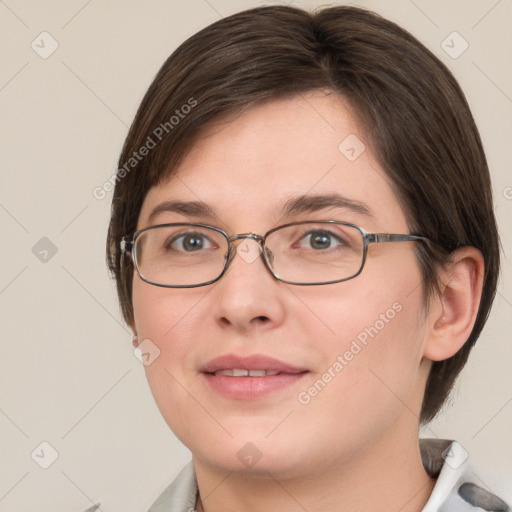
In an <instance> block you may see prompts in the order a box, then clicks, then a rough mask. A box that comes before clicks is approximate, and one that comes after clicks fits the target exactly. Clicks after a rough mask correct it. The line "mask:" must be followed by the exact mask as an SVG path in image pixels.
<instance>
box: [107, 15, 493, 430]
mask: <svg viewBox="0 0 512 512" xmlns="http://www.w3.org/2000/svg"><path fill="white" fill-rule="evenodd" d="M313 89H330V90H332V91H334V92H335V93H337V94H339V95H341V96H343V97H344V98H346V99H347V100H348V101H349V103H350V104H351V106H352V107H353V108H354V110H355V112H356V114H357V117H358V120H359V122H360V123H361V127H362V128H364V129H365V130H366V135H367V140H365V143H366V142H368V143H369V145H370V147H371V149H372V151H373V153H374V155H375V157H376V158H377V160H378V161H379V163H380V165H381V166H382V168H383V169H384V170H385V171H386V173H387V174H388V176H389V178H390V181H391V183H392V184H393V187H394V190H395V193H396V195H397V197H398V199H399V201H400V203H401V205H402V207H403V209H404V211H405V212H406V215H407V218H408V224H409V229H410V231H411V232H412V233H416V234H421V235H422V236H425V237H428V238H430V239H432V240H433V241H435V242H437V244H439V247H441V248H442V250H440V251H433V250H431V249H430V248H428V247H426V246H424V245H423V244H421V245H420V244H418V247H417V249H416V250H417V256H418V259H419V262H420V266H421V270H422V274H423V287H424V292H425V297H426V299H427V302H426V304H427V305H428V298H429V297H430V295H431V293H432V292H433V290H435V288H436V285H437V273H436V269H437V268H439V265H442V264H444V263H446V261H447V258H448V255H449V254H450V253H451V252H453V251H454V250H455V249H457V248H460V247H463V246H473V247H476V248H477V249H479V250H480V251H481V253H482V254H483V257H484V261H485V276H484V287H483V292H482V299H481V303H480V308H479V311H478V316H477V318H476V322H475V325H474V327H473V330H472V332H471V335H470V337H469V339H468V340H467V342H466V343H465V345H464V346H463V347H462V348H461V349H460V350H459V352H457V354H455V355H454V356H453V357H451V358H449V359H447V360H445V361H438V362H434V363H433V366H432V369H431V372H430V375H429V378H428V382H427V386H426V390H425V397H424V400H423V406H422V412H421V421H422V423H426V422H428V421H430V420H431V419H432V418H433V417H434V416H435V415H436V414H437V413H438V411H439V410H440V408H441V407H442V405H443V403H444V402H445V400H446V398H447V396H448V394H449V392H450V389H451V388H452V386H453V384H454V381H455V379H456V377H457V375H458V374H459V372H460V370H461V369H462V368H463V366H464V364H465V363H466V360H467V358H468V355H469V352H470V350H471V348H472V346H473V345H474V343H475V341H476V339H477V338H478V336H479V334H480V332H481V330H482V328H483V326H484V323H485V321H486V319H487V317H488V314H489V311H490V308H491V305H492V302H493V299H494V295H495V292H496V283H497V278H498V272H499V239H498V233H497V228H496V222H495V218H494V212H493V203H492V192H491V183H490V176H489V170H488V167H487V163H486V158H485V154H484V151H483V148H482V144H481V141H480V136H479V133H478V130H477V128H476V125H475V122H474V120H473V117H472V115H471V112H470V109H469V106H468V104H467V102H466V99H465V97H464V94H463V92H462V90H461V89H460V87H459V85H458V83H457V81H456V80H455V78H454V77H453V76H452V74H451V73H450V71H449V70H448V69H447V67H446V66H445V65H444V64H443V63H442V62H441V61H440V60H439V59H437V58H436V57H435V56H434V55H433V54H432V53H431V52H430V51H429V50H428V49H427V48H425V47H424V46H423V45H422V44H421V43H420V42H419V41H418V40H417V39H415V38H414V37H413V36H412V35H411V34H409V33H408V32H407V31H405V30H403V29H402V28H400V27H398V26H397V25H396V24H394V23H392V22H390V21H388V20H385V19H383V18H382V17H380V16H379V15H377V14H375V13H373V12H370V11H366V10H363V9H359V8H354V7H347V6H339V7H330V8H324V9H321V10H318V11H316V12H314V13H310V12H307V11H304V10H302V9H298V8H292V7H283V6H270V7H260V8H256V9H251V10H247V11H243V12H240V13H238V14H235V15H233V16H230V17H227V18H224V19H222V20H220V21H218V22H216V23H214V24H212V25H210V26H208V27H206V28H205V29H203V30H201V31H200V32H198V33H197V34H195V35H194V36H192V37H191V38H189V39H188V40H187V41H185V42H184V43H183V44H182V45H181V46H180V47H179V48H178V49H177V50H176V51H175V52H174V53H173V54H172V55H171V56H170V57H169V58H168V59H167V61H166V62H165V63H164V64H163V66H162V68H161V69H160V71H159V72H158V74H157V76H156V78H155V79H154V81H153V83H152V84H151V86H150V87H149V89H148V91H147V93H146V95H145V97H144V99H143V101H142V103H141V105H140V107H139V109H138V112H137V114H136V116H135V119H134V121H133V123H132V126H131V128H130V131H129V133H128V136H127V138H126V141H125V144H124V147H123V150H122V153H121V156H120V159H119V171H118V180H117V184H116V187H115V191H114V197H113V202H112V212H111V213H112V215H111V221H110V226H109V231H108V240H107V259H108V265H109V268H110V270H111V272H112V274H113V276H114V278H115V279H116V282H117V290H118V295H119V301H120V305H121V309H122V312H123V315H124V318H125V320H126V321H127V322H128V324H130V325H132V324H133V305H132V295H131V294H132V280H133V267H132V265H131V264H129V263H128V264H127V262H124V264H123V262H122V261H121V260H122V258H121V252H120V248H119V243H120V239H121V237H122V236H124V235H127V234H130V233H133V232H134V230H135V229H136V226H137V220H138V216H139V213H140V209H141V206H142V202H143V200H144V198H145V195H146V193H147V192H148V190H149V189H150V187H152V186H154V185H156V184H157V183H158V182H159V181H160V180H162V179H163V178H167V177H169V176H171V175H172V173H173V171H174V170H175V169H176V168H177V166H178V164H179V162H180V161H181V160H182V159H183V157H184V155H185V154H186V152H187V151H188V150H189V149H190V148H191V147H192V145H193V144H194V141H195V140H196V138H197V136H198V134H199V133H200V131H201V130H202V129H203V128H204V127H205V126H206V125H207V124H208V123H210V122H212V121H214V120H215V119H217V118H218V116H220V115H221V114H226V113H230V112H233V113H235V112H238V111H240V110H242V109H247V108H249V107H250V106H251V105H254V104H256V103H258V102H262V101H265V100H271V99H277V98H283V97H290V96H293V95H297V94H301V93H304V92H306V91H309V90H313ZM184 105H189V106H191V105H193V108H187V109H185V108H184V107H183V106H184ZM185 111H186V112H187V113H186V115H185ZM180 112H181V114H182V115H178V114H179V113H180ZM173 116H174V120H171V118H172V117H173ZM178 117H179V120H178ZM157 127H161V128H160V131H158V132H157V133H158V134H163V133H164V131H165V135H166V136H165V137H161V141H160V139H159V140H158V141H157V140H155V139H158V137H156V135H155V131H156V130H157ZM162 130H164V131H162ZM150 139H151V141H152V142H153V143H156V144H155V147H154V148H153V149H150V150H149V151H145V152H144V153H145V154H146V155H145V156H144V157H143V158H139V157H138V158H137V160H136V161H133V160H130V159H133V158H134V153H137V152H138V151H139V150H140V148H143V147H145V146H147V147H149V145H150V144H149V141H150ZM141 153H142V151H141ZM137 154H138V153H137ZM129 161H130V162H131V163H132V164H133V165H132V167H131V168H127V166H126V164H127V162H129ZM122 169H124V171H122Z"/></svg>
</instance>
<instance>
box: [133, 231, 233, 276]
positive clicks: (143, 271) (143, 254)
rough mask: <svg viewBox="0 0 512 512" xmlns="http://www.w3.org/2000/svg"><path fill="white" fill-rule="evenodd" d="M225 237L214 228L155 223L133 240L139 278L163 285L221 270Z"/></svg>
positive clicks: (224, 256) (212, 273) (226, 243)
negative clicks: (154, 225)
mask: <svg viewBox="0 0 512 512" xmlns="http://www.w3.org/2000/svg"><path fill="white" fill-rule="evenodd" d="M228 248H229V246H228V241H227V240H226V238H225V237H224V235H222V234H221V233H219V232H218V231H216V230H214V229H211V228H206V227H201V226H193V225H187V224H174V225H170V226H158V227H155V228H151V229H148V230H146V231H143V232H142V233H140V235H139V236H138V237H137V239H136V240H135V249H134V250H135V263H136V265H137V268H138V271H139V273H140V275H141V277H142V279H144V280H146V281H150V282H152V283H155V284H160V285H166V286H193V285H199V284H203V283H208V282H210V281H213V280H214V279H216V278H217V277H219V275H220V274H221V273H222V270H223V269H224V265H225V262H226V254H227V252H228Z"/></svg>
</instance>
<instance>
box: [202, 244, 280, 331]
mask: <svg viewBox="0 0 512 512" xmlns="http://www.w3.org/2000/svg"><path fill="white" fill-rule="evenodd" d="M258 238H259V239H258ZM258 238H257V235H256V236H254V237H252V236H243V237H239V238H238V241H237V242H236V244H235V245H234V246H233V252H232V254H231V261H230V265H229V267H228V269H227V271H226V273H225V274H224V276H223V277H222V278H221V279H220V281H218V282H217V285H216V286H215V289H214V290H212V294H213V295H214V297H213V301H212V303H213V314H214V316H215V319H216V322H217V324H219V325H220V326H221V327H222V328H224V329H234V330H236V331H238V332H247V331H252V330H255V329H272V328H273V327H276V326H278V325H280V324H281V323H282V322H283V320H284V317H285V306H284V293H283V289H282V287H283V286H284V284H283V283H280V282H279V281H277V280H276V279H275V278H274V277H273V276H272V274H271V272H270V271H269V269H268V268H267V266H266V265H265V263H264V260H263V258H262V254H261V251H262V249H261V245H260V240H261V237H258ZM235 247H236V248H235Z"/></svg>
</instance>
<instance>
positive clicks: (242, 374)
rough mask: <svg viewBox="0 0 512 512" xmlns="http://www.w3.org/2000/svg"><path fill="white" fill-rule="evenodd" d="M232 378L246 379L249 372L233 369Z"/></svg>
mask: <svg viewBox="0 0 512 512" xmlns="http://www.w3.org/2000/svg"><path fill="white" fill-rule="evenodd" d="M232 371H233V374H232V375H233V377H247V376H248V375H249V370H240V369H238V368H233V370H232Z"/></svg>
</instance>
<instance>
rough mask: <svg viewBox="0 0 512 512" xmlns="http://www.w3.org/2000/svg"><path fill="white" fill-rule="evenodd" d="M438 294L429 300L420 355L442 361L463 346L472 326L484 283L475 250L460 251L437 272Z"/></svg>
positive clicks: (477, 252)
mask: <svg viewBox="0 0 512 512" xmlns="http://www.w3.org/2000/svg"><path fill="white" fill-rule="evenodd" d="M439 278H440V279H439V281H440V284H439V288H440V291H439V294H438V295H436V296H434V297H432V298H431V304H430V306H431V307H430V310H429V320H428V322H429V325H430V329H429V334H428V339H427V341H426V344H425V350H424V353H423V355H424V356H425V357H426V358H427V359H430V360H432V361H442V360H444V359H448V358H449V357H451V356H453V355H454V354H456V353H457V352H458V351H459V349H460V348H461V347H462V346H463V345H464V343H466V341H467V339H468V338H469V335H470V334H471V330H472V329H473V325H474V323H475V319H476V315H477V313H478V307H479V305H480V297H481V295H482V287H483V280H484V259H483V256H482V253H481V252H480V251H479V250H478V249H476V248H475V247H462V248H461V249H457V250H456V251H454V252H453V253H452V254H451V256H450V262H449V263H448V264H447V265H446V267H445V268H443V269H442V270H441V271H440V276H439Z"/></svg>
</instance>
